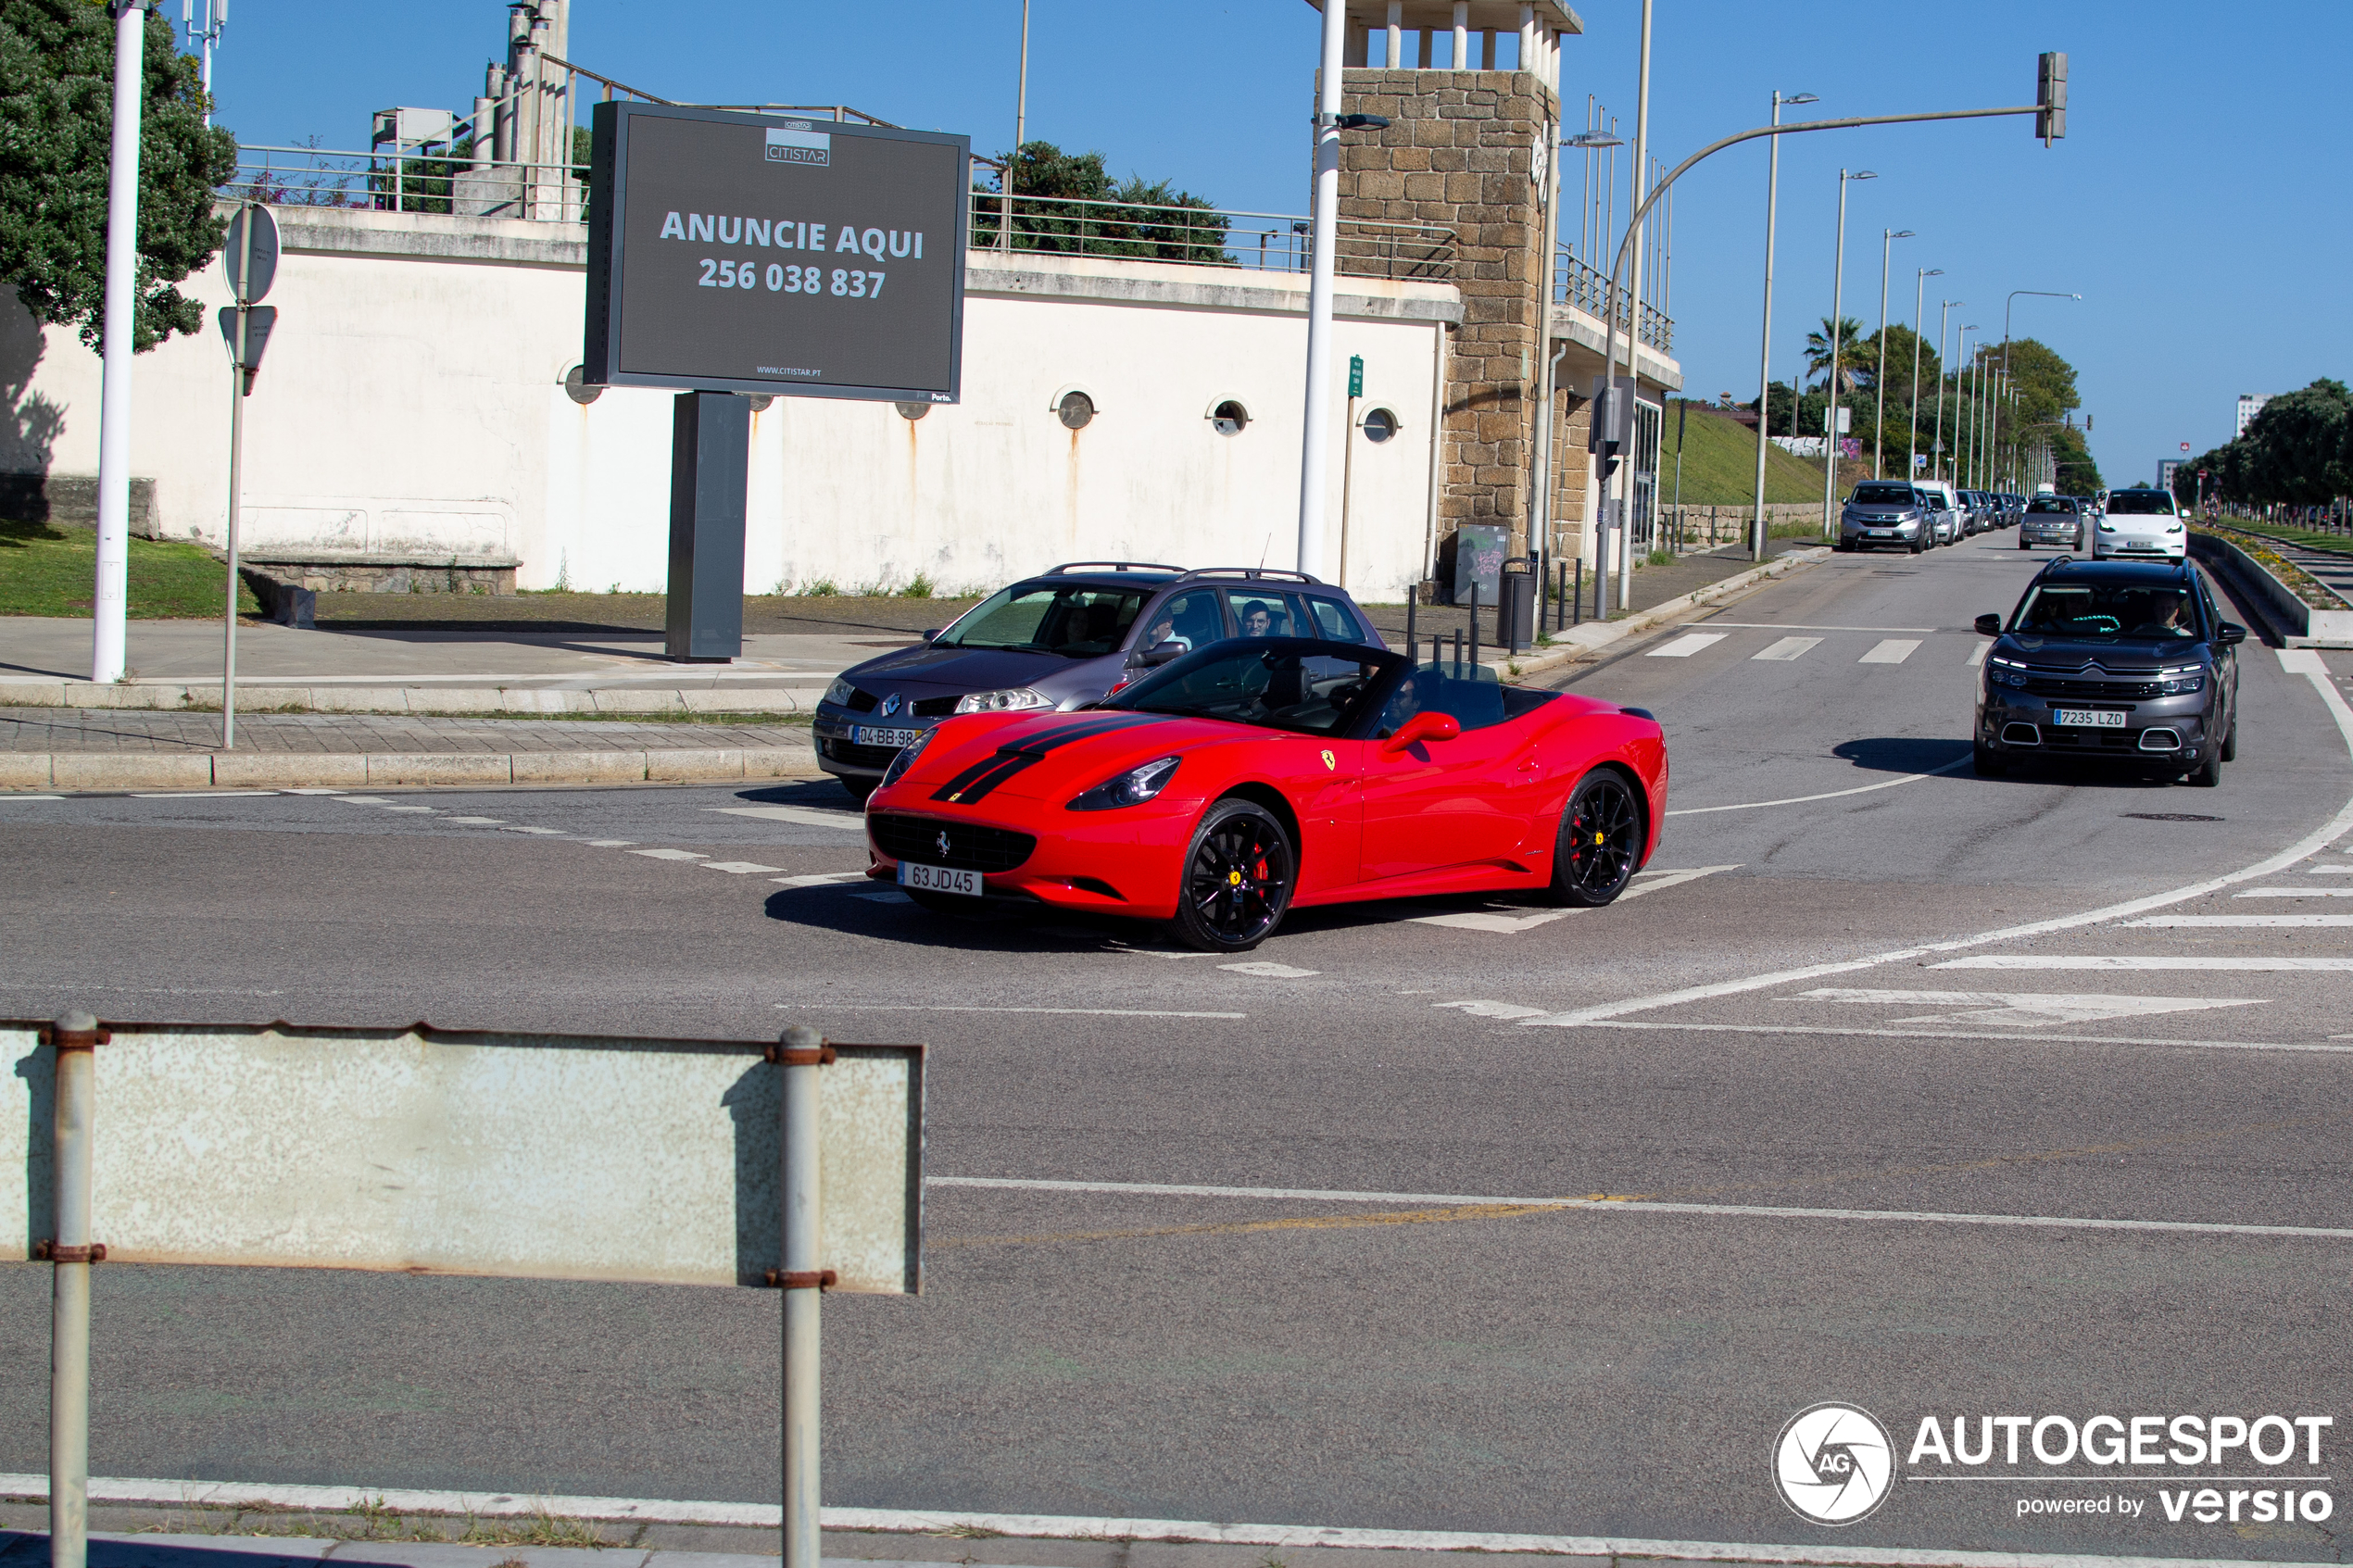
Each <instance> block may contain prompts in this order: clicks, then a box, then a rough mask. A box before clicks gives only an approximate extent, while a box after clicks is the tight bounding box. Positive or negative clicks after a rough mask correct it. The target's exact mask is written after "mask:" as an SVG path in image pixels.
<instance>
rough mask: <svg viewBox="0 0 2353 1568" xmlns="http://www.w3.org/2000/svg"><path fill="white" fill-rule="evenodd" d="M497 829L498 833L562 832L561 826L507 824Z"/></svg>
mask: <svg viewBox="0 0 2353 1568" xmlns="http://www.w3.org/2000/svg"><path fill="white" fill-rule="evenodd" d="M498 831H499V832H500V833H541V834H547V833H561V832H563V831H564V830H563V829H561V828H534V827H516V826H513V825H512V824H510V825H508V826H506V827H502V828H500V829H499V830H498Z"/></svg>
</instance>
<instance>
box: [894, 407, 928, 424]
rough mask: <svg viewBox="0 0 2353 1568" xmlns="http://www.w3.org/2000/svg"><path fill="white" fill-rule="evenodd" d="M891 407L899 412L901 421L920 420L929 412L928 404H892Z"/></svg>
mask: <svg viewBox="0 0 2353 1568" xmlns="http://www.w3.org/2000/svg"><path fill="white" fill-rule="evenodd" d="M891 407H892V408H896V409H898V410H899V417H900V419H902V420H920V419H922V418H923V417H924V416H925V414H928V413H930V412H931V405H930V404H928V403H893V404H892V405H891Z"/></svg>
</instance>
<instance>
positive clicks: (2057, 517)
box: [2018, 493, 2084, 550]
mask: <svg viewBox="0 0 2353 1568" xmlns="http://www.w3.org/2000/svg"><path fill="white" fill-rule="evenodd" d="M2083 533H2084V521H2083V513H2082V510H2080V509H2079V507H2078V504H2077V502H2076V499H2075V497H2074V496H2072V495H2050V494H2047V493H2045V494H2042V495H2036V496H2035V497H2034V499H2032V501H2029V502H2027V503H2026V515H2025V516H2023V517H2021V518H2020V520H2019V524H2018V547H2019V548H2020V549H2021V550H2031V549H2032V548H2033V547H2034V546H2037V545H2064V546H2066V547H2067V548H2069V549H2070V550H2080V549H2082V547H2083V544H2084V539H2083Z"/></svg>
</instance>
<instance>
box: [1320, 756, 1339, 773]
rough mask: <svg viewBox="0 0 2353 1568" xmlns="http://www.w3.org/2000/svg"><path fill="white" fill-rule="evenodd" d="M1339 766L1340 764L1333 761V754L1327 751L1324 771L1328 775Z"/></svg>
mask: <svg viewBox="0 0 2353 1568" xmlns="http://www.w3.org/2000/svg"><path fill="white" fill-rule="evenodd" d="M1339 766H1340V764H1339V763H1338V762H1336V761H1334V760H1333V759H1332V754H1331V753H1330V752H1328V751H1327V752H1325V753H1324V771H1326V772H1327V773H1328V772H1330V771H1332V770H1333V769H1335V768H1337V767H1339Z"/></svg>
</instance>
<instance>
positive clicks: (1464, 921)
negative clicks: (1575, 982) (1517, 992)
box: [1410, 865, 1740, 936]
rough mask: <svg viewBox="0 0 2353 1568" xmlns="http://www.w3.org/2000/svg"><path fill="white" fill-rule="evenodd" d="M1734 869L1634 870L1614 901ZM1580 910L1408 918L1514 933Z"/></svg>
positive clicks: (1505, 908) (1508, 909) (1500, 909)
mask: <svg viewBox="0 0 2353 1568" xmlns="http://www.w3.org/2000/svg"><path fill="white" fill-rule="evenodd" d="M1738 870H1740V867H1739V866H1737V865H1730V866H1689V867H1682V868H1679V869H1675V870H1669V869H1667V868H1665V867H1655V868H1653V869H1652V870H1650V871H1644V872H1635V873H1634V877H1633V880H1632V882H1630V883H1629V884H1628V885H1627V888H1626V891H1625V892H1623V893H1620V894H1619V895H1618V896H1617V901H1618V902H1619V903H1621V904H1623V903H1624V902H1626V901H1627V900H1628V899H1629V898H1639V897H1642V895H1643V894H1645V893H1655V892H1657V891H1658V890H1659V889H1660V888H1662V887H1674V886H1676V885H1678V884H1681V883H1686V882H1694V881H1697V880H1698V879H1699V878H1701V877H1704V876H1714V875H1715V874H1716V873H1717V872H1736V871H1738ZM1583 912H1584V911H1582V910H1580V909H1535V910H1529V911H1526V912H1522V910H1521V909H1519V908H1518V907H1516V906H1514V905H1510V904H1493V905H1491V906H1489V907H1488V908H1487V909H1466V910H1464V911H1463V912H1462V913H1460V914H1453V915H1414V916H1412V917H1410V918H1411V919H1412V921H1413V922H1414V923H1415V924H1416V925H1440V926H1444V927H1446V928H1447V929H1448V930H1450V931H1484V932H1488V933H1491V934H1492V935H1499V936H1514V935H1518V934H1519V933H1521V932H1523V931H1533V930H1535V929H1536V928H1537V927H1538V926H1540V925H1550V924H1551V923H1552V922H1554V921H1556V920H1566V919H1567V918H1568V917H1569V916H1570V915H1574V914H1580V913H1583Z"/></svg>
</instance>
